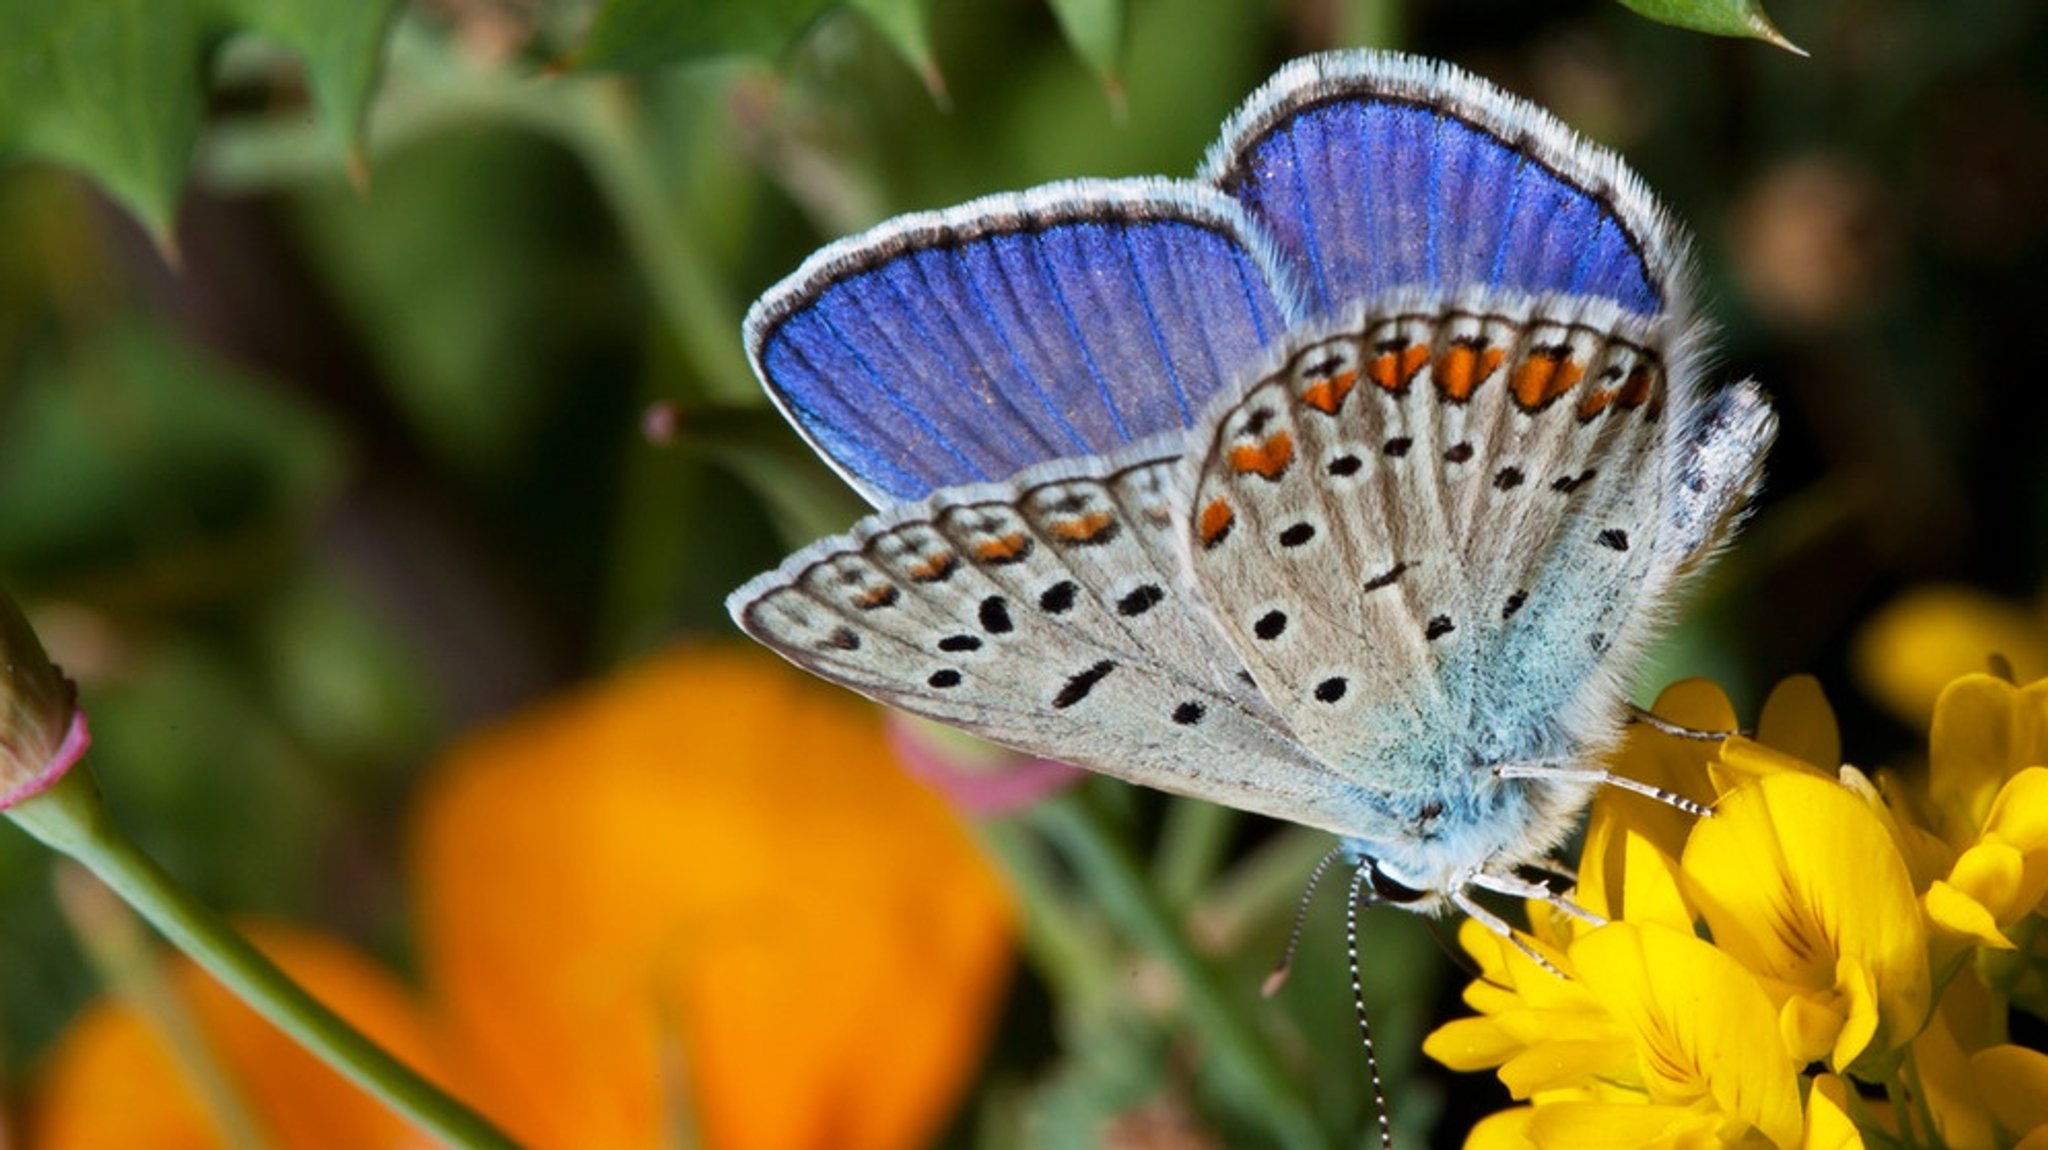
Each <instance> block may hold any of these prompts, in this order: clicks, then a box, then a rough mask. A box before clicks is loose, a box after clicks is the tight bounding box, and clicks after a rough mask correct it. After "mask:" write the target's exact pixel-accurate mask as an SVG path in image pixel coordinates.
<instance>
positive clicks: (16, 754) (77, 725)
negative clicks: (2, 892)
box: [0, 594, 92, 811]
mask: <svg viewBox="0 0 2048 1150" xmlns="http://www.w3.org/2000/svg"><path fill="white" fill-rule="evenodd" d="M91 742H92V737H91V736H90V735H89V734H87V733H86V728H85V712H84V711H82V710H80V709H79V707H78V691H77V688H76V687H74V686H73V685H72V682H71V680H69V679H67V678H65V677H64V674H63V672H61V671H59V670H58V669H57V668H56V667H55V666H53V665H52V664H51V663H50V657H49V656H48V655H45V654H44V653H43V645H42V643H40V642H38V641H37V639H36V633H35V631H34V629H32V628H31V627H30V626H29V625H28V620H27V619H26V618H24V617H23V616H22V613H21V608H20V607H17V606H16V605H15V603H14V600H13V599H11V598H9V597H8V596H6V595H5V594H0V811H4V810H7V809H9V808H12V807H13V806H15V805H16V804H18V803H20V802H21V801H22V800H24V799H27V798H29V797H31V796H33V795H36V794H39V793H40V792H41V791H42V790H43V789H44V788H46V787H48V786H49V785H50V784H52V783H54V782H56V781H57V780H58V779H60V778H63V777H64V772H65V771H67V770H70V769H71V764H73V763H75V762H77V761H78V760H79V759H80V758H82V757H84V755H85V748H86V747H87V746H89V745H90V744H91Z"/></svg>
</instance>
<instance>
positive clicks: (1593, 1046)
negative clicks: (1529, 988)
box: [1499, 1028, 1635, 1098]
mask: <svg viewBox="0 0 2048 1150" xmlns="http://www.w3.org/2000/svg"><path fill="white" fill-rule="evenodd" d="M1634 1058H1635V1048H1634V1046H1633V1045H1632V1044H1631V1043H1630V1042H1629V1040H1628V1037H1627V1036H1626V1035H1625V1034H1622V1033H1621V1032H1620V1030H1619V1028H1616V1030H1615V1034H1614V1037H1613V1038H1611V1039H1608V1040H1604V1041H1586V1040H1577V1041H1575V1040H1571V1039H1562V1038H1559V1039H1551V1040H1547V1041H1545V1042H1543V1043H1542V1044H1541V1045H1539V1046H1531V1047H1530V1048H1529V1049H1527V1050H1526V1051H1524V1052H1523V1053H1521V1054H1518V1055H1516V1056H1515V1057H1513V1058H1510V1059H1508V1060H1507V1062H1505V1063H1503V1064H1502V1065H1501V1068H1500V1071H1499V1074H1500V1080H1501V1084H1502V1085H1504V1086H1506V1087H1507V1088H1508V1094H1509V1095H1511V1096H1513V1097H1515V1098H1529V1097H1533V1096H1535V1095H1537V1094H1541V1093H1543V1092H1544V1091H1546V1090H1559V1089H1565V1088H1569V1087H1574V1086H1585V1085H1587V1084H1589V1083H1591V1082H1594V1081H1596V1080H1615V1079H1625V1078H1628V1077H1632V1075H1631V1074H1630V1069H1631V1063H1632V1062H1633V1060H1634Z"/></svg>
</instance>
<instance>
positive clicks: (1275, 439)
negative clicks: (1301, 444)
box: [1230, 431, 1294, 479]
mask: <svg viewBox="0 0 2048 1150" xmlns="http://www.w3.org/2000/svg"><path fill="white" fill-rule="evenodd" d="M1292 462H1294V437H1293V436H1292V435H1289V434H1288V433H1286V432H1284V431H1276V432H1274V433H1273V434H1271V435H1269V436H1267V437H1266V441H1265V442H1264V443H1243V444H1239V445H1238V446H1236V447H1233V448H1231V449H1230V469H1231V470H1232V471H1235V472H1237V473H1238V474H1239V475H1249V474H1257V475H1259V476H1260V477H1261V478H1264V479H1278V478H1280V476H1281V475H1282V474H1283V473H1284V472H1286V470H1287V465H1288V464H1290V463H1292Z"/></svg>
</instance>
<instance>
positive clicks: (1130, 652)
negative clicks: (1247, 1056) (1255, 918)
mask: <svg viewBox="0 0 2048 1150" xmlns="http://www.w3.org/2000/svg"><path fill="white" fill-rule="evenodd" d="M1204 171H1205V179H1204V180H1203V181H1200V182H1178V181H1166V180H1142V181H1108V182H1102V181H1098V182H1081V183H1069V184H1062V185H1053V186H1050V187H1048V188H1043V189H1039V190H1036V191H1034V192H1029V193H1024V194H1022V195H1018V196H1009V197H998V198H994V199H991V200H987V201H980V202H977V203H974V204H970V205H967V206H965V207H963V208H959V209H954V210H953V211H950V212H942V213H933V214H929V215H923V216H916V217H907V218H905V219H904V220H901V221H897V222H895V223H892V224H886V225H883V227H882V228H880V229H877V230H876V231H875V232H872V233H869V234H868V235H866V236H862V237H856V238H855V239H853V240H849V241H843V242H842V243H841V244H838V245H835V246H834V247H832V248H829V249H827V250H826V251H825V252H823V253H820V255H818V256H816V257H813V259H812V260H811V261H809V262H807V263H806V265H805V266H804V267H803V268H802V269H800V270H799V271H798V272H797V273H796V274H795V275H793V276H792V277H790V279H789V280H787V281H785V283H784V284H783V285H782V286H780V287H778V288H777V289H776V290H775V291H773V292H771V293H769V295H768V296H767V297H764V299H763V300H762V302H761V303H760V304H758V305H756V309H755V312H754V313H753V314H752V315H751V316H750V318H749V323H748V340H749V347H750V351H751V353H752V355H753V359H754V363H755V365H756V368H757V370H759V371H760V373H761V375H762V378H763V379H764V381H765V382H767V383H768V385H769V390H770V393H771V394H772V395H773V396H774V397H775V398H776V401H777V402H778V404H780V405H781V406H782V408H783V410H784V412H785V413H786V414H788V415H789V416H790V418H791V420H792V422H794V423H795V424H796V425H797V427H798V428H799V429H800V430H801V431H802V432H803V433H804V434H805V435H806V436H807V437H808V438H810V440H811V441H812V443H813V444H814V446H816V447H817V448H818V449H819V450H820V452H821V453H822V454H824V455H825V457H826V458H827V459H828V460H830V461H831V462H832V463H833V464H834V465H835V466H836V467H838V468H839V469H840V470H841V472H842V473H843V474H845V475H846V476H847V477H848V478H849V479H850V480H851V481H852V482H853V483H854V484H855V485H856V486H857V487H859V488H860V489H861V490H862V491H863V493H865V494H867V495H868V496H869V498H870V499H871V500H873V501H875V502H876V503H877V504H878V505H879V506H880V508H881V509H880V511H879V512H878V513H877V514H875V515H873V516H871V517H869V518H868V519H866V520H864V521H863V522H862V523H861V524H859V525H857V526H856V527H855V528H854V530H853V531H852V532H851V533H849V534H848V535H845V536H841V537H837V538H834V539H828V540H824V541H821V542H819V543H817V544H814V545H812V546H811V547H808V548H806V549H804V550H803V551H800V552H798V553H797V554H796V555H794V556H792V557H791V558H790V559H789V560H788V561H787V562H785V563H784V564H783V565H782V566H781V567H780V568H778V569H777V570H775V571H772V572H769V573H767V574H764V575H763V576H761V577H759V578H757V579H756V580H754V581H752V582H750V583H749V584H747V585H746V586H745V587H742V588H741V589H739V590H738V591H736V592H735V593H734V595H733V597H732V599H731V607H732V610H733V613H734V616H735V618H736V619H737V620H738V621H739V623H740V624H741V626H742V627H743V628H744V629H745V630H747V631H748V633H750V634H752V635H754V636H755V637H756V638H758V639H760V640H761V641H763V642H764V643H767V644H768V645H769V646H771V647H773V648H774V649H776V650H777V651H779V652H781V653H783V654H784V655H785V656H787V657H789V658H790V659H792V660H793V661H795V662H797V663H799V664H800V665H803V666H805V667H807V668H810V669H812V670H814V671H817V672H818V673H820V674H823V675H825V676H827V677H829V678H831V679H833V680H835V681H838V682H841V683H844V684H846V685H847V686H849V687H852V688H853V689H855V690H858V691H861V692H863V693H866V694H868V695H870V696H872V697H875V698H877V699H881V700H883V701H885V702H889V703H891V704H894V705H897V706H901V707H904V708H906V709H908V710H911V711H914V712H916V713H918V714H922V715H925V716H928V717H931V718H935V719H938V720H941V721H944V722H948V723H951V724H954V725H957V726H960V727H963V728H965V729H967V730H970V731H974V732H976V733H978V734H982V735H984V736H986V737H989V738H991V739H993V740H995V741H998V742H1003V743H1006V744H1009V745H1012V746H1016V747H1020V748H1022V749H1025V750H1028V751H1031V752H1033V753H1037V754H1041V755H1045V756H1048V757H1054V758H1060V759H1064V760H1067V761H1071V762H1075V763H1078V764H1080V765H1083V766H1087V767H1090V768H1093V769H1096V770H1100V771H1103V772H1104V773H1107V774H1111V775H1115V776H1117V777H1121V778H1125V779H1129V780H1131V781H1134V782H1138V783H1143V784H1146V785H1151V786H1155V787H1159V788H1161V789H1165V790H1168V791H1173V792H1176V793H1181V794H1187V795H1192V796H1195V797H1199V798H1205V799H1210V800H1213V801H1218V802H1223V803H1227V804H1229V805H1232V806H1236V807H1240V808H1242V809H1246V810H1251V811H1255V812H1259V813H1263V814H1267V815H1271V816H1274V817H1277V818H1282V819H1287V820H1290V821H1293V822H1297V823H1301V824H1304V825H1307V826H1312V827H1317V828H1321V829H1324V830H1327V831H1330V832H1332V833H1334V834H1336V835H1338V836H1339V837H1340V838H1341V840H1342V842H1343V845H1344V850H1345V851H1346V852H1347V853H1348V854H1349V855H1350V856H1351V857H1352V858H1353V859H1355V860H1370V862H1371V863H1372V864H1373V866H1374V868H1375V873H1376V874H1378V875H1380V876H1382V877H1383V878H1384V879H1385V880H1386V882H1387V884H1388V885H1389V889H1394V890H1399V891H1402V892H1404V894H1413V895H1414V896H1415V897H1414V898H1412V899H1411V898H1406V897H1404V898H1403V899H1402V900H1401V901H1406V902H1410V903H1413V904H1414V905H1416V906H1418V907H1419V908H1422V909H1429V908H1433V907H1435V906H1438V905H1441V904H1442V902H1443V901H1444V900H1445V899H1450V900H1451V901H1454V902H1455V901H1457V896H1458V894H1459V892H1462V891H1463V890H1465V889H1466V888H1467V887H1470V886H1473V885H1485V883H1487V882H1489V881H1490V882H1495V883H1500V882H1505V881H1508V880H1507V879H1506V878H1505V877H1504V876H1508V875H1511V874H1512V872H1513V870H1514V869H1515V868H1516V867H1518V866H1522V865H1524V864H1530V863H1537V862H1540V861H1541V860H1542V859H1544V858H1545V857H1546V856H1547V854H1548V852H1549V851H1550V850H1551V849H1552V848H1553V847H1555V846H1556V845H1557V843H1558V842H1559V841H1560V840H1561V839H1562V838H1563V837H1564V836H1565V835H1567V834H1568V833H1569V831H1570V829H1571V826H1572V822H1573V819H1574V817H1575V816H1576V813H1577V812H1578V811H1579V810H1580V809H1581V808H1582V807H1583V805H1584V802H1585V799H1586V797H1587V795H1588V794H1589V793H1590V790H1591V788H1592V786H1593V785H1594V783H1595V781H1597V764H1598V761H1599V759H1600V757H1601V755H1602V753H1603V752H1604V751H1605V750H1607V749H1608V748H1609V747H1610V746H1611V744H1612V743H1613V741H1614V739H1615V738H1616V737H1617V735H1618V732H1619V729H1620V726H1621V723H1622V722H1623V721H1624V718H1625V703H1624V700H1625V694H1624V691H1625V689H1626V686H1627V682H1626V680H1627V676H1628V675H1629V673H1630V672H1631V671H1632V670H1633V669H1634V667H1635V665H1636V663H1637V662H1638V661H1639V659H1640V656H1641V653H1642V651H1643V649H1644V648H1645V646H1646V645H1647V644H1648V643H1649V642H1650V641H1651V640H1652V639H1653V638H1654V637H1655V634H1656V633H1657V631H1658V630H1659V628H1660V627H1661V626H1662V624H1663V622H1664V618H1665V614H1666V612H1667V611H1668V610H1669V607H1670V604H1671V602H1672V599H1673V596H1674V594H1675V592H1676V591H1677V589H1678V588H1679V587H1680V586H1681V585H1682V583H1683V582H1684V580H1685V578H1686V577H1687V576H1688V575H1689V574H1690V573H1691V572H1693V571H1694V570H1696V569H1697V568H1698V567H1699V566H1700V565H1701V563H1702V562H1703V561H1704V560H1705V559H1706V558H1707V557H1708V556H1709V555H1710V554H1711V553H1712V552H1713V550H1714V549H1715V548H1716V546H1717V545H1718V544H1719V542H1720V541H1721V540H1723V539H1724V538H1725V537H1726V534H1727V532H1728V530H1729V528H1730V526H1731V524H1732V523H1733V521H1734V520H1735V518H1737V517H1738V515H1739V513H1740V509H1741V507H1742V506H1743V504H1744V503H1745V502H1746V501H1747V499H1748V497H1749V495H1750V493H1751V492H1752V491H1753V489H1754V487H1755V484H1756V483H1757V481H1758V477H1759V474H1760V466H1761V459H1762V455H1763V451H1764V449H1765V447H1766V445H1767V444H1768V442H1769V439H1770V435H1771V430H1772V426H1773V424H1772V416H1771V412H1770V409H1769V406H1768V404H1767V403H1766V402H1765V401H1764V399H1763V397H1762V396H1761V394H1760V393H1759V392H1758V391H1757V390H1756V389H1755V388H1754V387H1753V386H1751V385H1747V384H1744V385H1739V386H1737V387H1734V388H1730V389H1727V390H1725V391H1722V392H1720V393H1718V394H1715V395H1713V396H1703V395H1702V394H1700V389H1699V385H1698V384H1697V382H1696V376H1697V374H1698V371H1697V358H1698V356H1697V351H1696V348H1695V343H1696V338H1695V335H1694V322H1693V319H1692V317H1691V315H1690V314H1689V312H1688V310H1687V304H1686V302H1685V279H1684V274H1683V272H1684V269H1683V267H1682V266H1681V265H1682V255H1681V252H1682V248H1683V243H1682V240H1681V239H1680V238H1679V237H1678V235H1677V233H1676V231H1675V229H1674V227H1673V225H1672V224H1671V223H1670V221H1669V220H1668V218H1667V217H1666V216H1665V215H1664V214H1663V213H1662V211H1661V210H1660V209H1658V208H1657V207H1656V206H1655V204H1654V202H1653V201H1652V200H1651V199H1650V198H1649V196H1648V194H1647V192H1645V191H1644V190H1643V189H1642V188H1641V187H1640V185H1639V183H1638V182H1637V181H1636V180H1635V177H1634V176H1633V175H1632V174H1630V173H1629V172H1628V171H1627V170H1626V169H1625V168H1623V167H1622V166H1621V165H1620V164H1619V162H1618V161H1616V160H1615V159H1614V158H1613V157H1611V156H1608V155H1606V154H1605V153H1600V152H1597V151H1595V150H1593V149H1591V148H1590V147H1589V146H1587V145H1584V144H1583V143H1581V142H1579V141H1578V140H1577V138H1576V137H1575V136H1573V135H1572V134H1571V133H1570V132H1569V130H1568V129H1566V128H1564V127H1563V126H1562V125H1560V124H1558V123H1557V122H1556V121H1554V120H1552V119H1550V118H1549V117H1547V116H1546V115H1544V114H1543V113H1541V112H1539V111H1536V110H1535V109H1533V108H1530V107H1528V106H1527V105H1526V104H1522V103H1521V102H1520V101H1517V100H1515V99H1514V98H1512V97H1509V96H1506V95H1505V94H1503V93H1500V92H1499V91H1497V90H1496V89H1493V88H1491V87H1490V86H1487V85H1485V84H1483V83H1481V82H1479V81H1477V80H1474V79H1472V78H1471V77H1468V76H1465V75H1463V74H1462V73H1456V72H1453V71H1450V70H1448V69H1444V68H1441V67H1438V66H1433V65H1428V64H1424V63H1421V62H1418V61H1413V60H1409V59H1406V58H1401V57H1388V56H1380V55H1373V54H1367V53H1351V54H1338V55H1333V56H1326V57H1316V58H1311V59H1309V60H1306V61H1301V62H1297V63H1296V64H1294V65H1290V66H1289V67H1288V68H1286V69H1284V70H1283V71H1282V72H1281V73H1280V74H1279V75H1278V76H1276V77H1275V78H1274V80H1272V81H1271V82H1269V83H1268V85H1267V86H1266V87H1265V88H1263V89H1261V91H1260V92H1259V93H1257V94H1255V95H1254V96H1253V97H1252V99H1251V100H1250V101H1249V102H1248V103H1247V105H1246V107H1245V109H1244V110H1243V111H1241V112H1240V113H1238V115H1237V116H1236V117H1234V118H1233V119H1232V120H1231V121H1230V122H1229V123H1228V124H1227V125H1226V127H1225V130H1224V135H1223V140H1222V142H1221V143H1219V145H1218V146H1217V148H1216V149H1215V150H1213V151H1212V153H1211V155H1210V157H1209V159H1208V161H1207V162H1206V163H1205V165H1204ZM1532 775H1540V776H1541V777H1530V776H1532ZM1496 889H1500V888H1499V887H1498V886H1496ZM1459 905H1466V904H1464V903H1460V904H1459Z"/></svg>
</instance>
